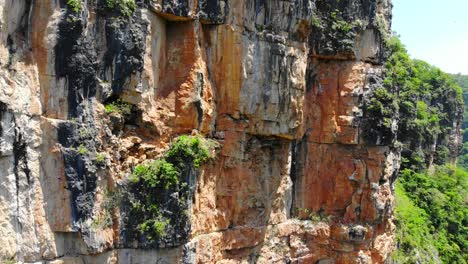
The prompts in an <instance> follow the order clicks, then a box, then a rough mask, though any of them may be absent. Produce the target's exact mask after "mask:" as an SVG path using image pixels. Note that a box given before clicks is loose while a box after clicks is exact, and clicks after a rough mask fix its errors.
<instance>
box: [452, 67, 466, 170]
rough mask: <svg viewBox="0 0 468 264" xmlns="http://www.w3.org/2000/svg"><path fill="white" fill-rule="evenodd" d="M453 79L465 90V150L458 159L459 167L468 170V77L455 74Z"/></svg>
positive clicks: (463, 127) (463, 126)
mask: <svg viewBox="0 0 468 264" xmlns="http://www.w3.org/2000/svg"><path fill="white" fill-rule="evenodd" d="M452 77H453V79H454V80H455V81H456V82H457V83H458V84H459V85H460V86H461V88H462V90H463V101H464V102H465V112H464V114H463V125H462V129H463V132H462V134H463V149H462V152H461V154H460V157H459V158H458V165H459V166H461V167H463V168H465V169H468V75H461V74H453V75H452Z"/></svg>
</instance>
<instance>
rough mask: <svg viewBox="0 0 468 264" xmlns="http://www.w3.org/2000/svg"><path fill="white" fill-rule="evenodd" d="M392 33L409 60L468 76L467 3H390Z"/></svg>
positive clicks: (407, 0)
mask: <svg viewBox="0 0 468 264" xmlns="http://www.w3.org/2000/svg"><path fill="white" fill-rule="evenodd" d="M392 29H393V31H396V32H397V33H398V35H400V39H401V40H402V42H403V44H405V46H406V48H407V49H408V52H409V53H410V55H411V57H412V58H416V59H421V60H424V61H427V62H428V63H430V64H432V65H435V66H437V67H439V68H441V69H442V70H443V71H445V72H449V73H459V72H461V73H463V74H468V0H393V22H392Z"/></svg>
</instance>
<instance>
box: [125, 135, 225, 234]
mask: <svg viewBox="0 0 468 264" xmlns="http://www.w3.org/2000/svg"><path fill="white" fill-rule="evenodd" d="M217 147H218V143H217V142H216V141H214V140H210V139H206V138H203V137H201V136H186V135H183V136H180V137H178V138H176V139H175V140H174V142H172V144H171V146H170V148H169V150H168V151H167V152H166V153H165V155H164V156H163V157H161V158H159V159H156V160H154V161H151V162H149V163H146V164H141V165H138V166H136V167H135V169H134V170H133V174H132V175H131V176H130V178H129V188H130V190H132V193H133V196H132V197H131V200H130V204H131V215H132V219H136V222H135V223H134V225H135V226H136V231H138V232H139V233H140V234H142V235H144V236H145V237H146V239H148V240H149V241H154V240H157V239H161V238H163V237H164V236H166V230H167V228H168V226H170V225H171V224H172V223H171V221H172V219H173V216H172V217H170V215H172V213H173V212H169V213H168V212H167V211H165V209H164V206H165V205H164V204H163V203H164V202H165V198H164V196H167V195H169V194H172V193H178V197H179V200H178V203H179V206H181V207H184V208H186V207H187V206H186V203H187V201H186V199H187V197H186V194H187V192H188V188H189V187H188V186H187V183H186V177H187V175H188V174H190V173H191V171H192V170H193V168H195V169H197V168H199V167H200V166H201V165H202V164H203V163H204V162H206V161H208V160H209V159H211V158H214V151H215V148H217ZM172 206H174V205H172ZM179 217H181V216H179Z"/></svg>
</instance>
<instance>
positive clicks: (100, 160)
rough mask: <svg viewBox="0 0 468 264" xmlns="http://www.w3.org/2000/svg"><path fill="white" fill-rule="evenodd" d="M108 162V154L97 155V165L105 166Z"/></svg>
mask: <svg viewBox="0 0 468 264" xmlns="http://www.w3.org/2000/svg"><path fill="white" fill-rule="evenodd" d="M105 162H106V153H105V152H100V153H97V154H96V163H97V164H101V165H102V164H104V163H105Z"/></svg>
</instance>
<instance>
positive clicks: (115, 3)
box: [106, 0, 136, 17]
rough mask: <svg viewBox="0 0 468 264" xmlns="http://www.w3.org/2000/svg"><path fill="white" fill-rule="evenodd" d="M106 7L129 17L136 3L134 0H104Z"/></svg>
mask: <svg viewBox="0 0 468 264" xmlns="http://www.w3.org/2000/svg"><path fill="white" fill-rule="evenodd" d="M106 7H107V8H108V9H110V10H115V11H118V12H120V13H121V14H122V15H123V16H125V17H130V16H132V14H133V12H134V11H135V9H136V3H135V0H106Z"/></svg>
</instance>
